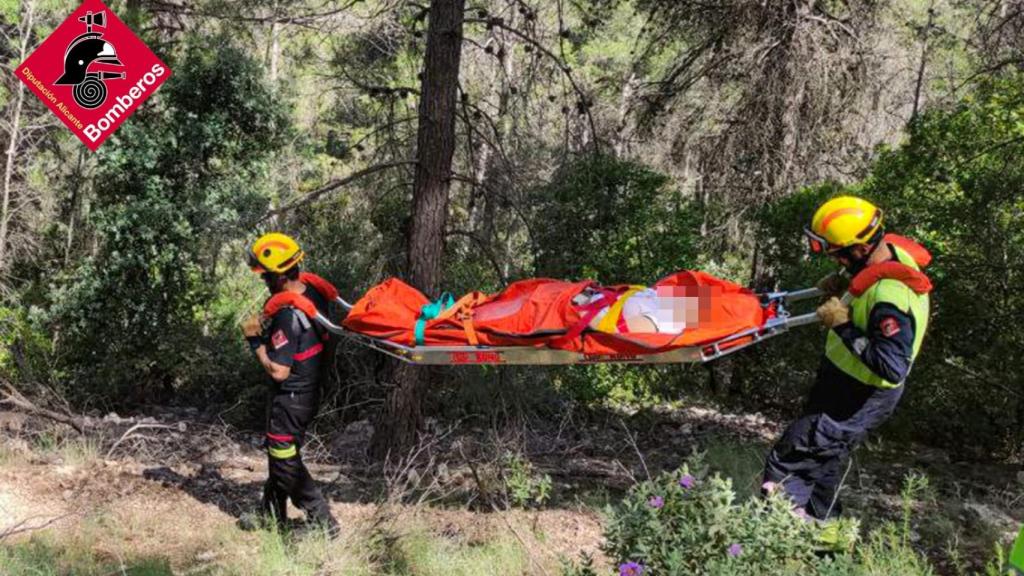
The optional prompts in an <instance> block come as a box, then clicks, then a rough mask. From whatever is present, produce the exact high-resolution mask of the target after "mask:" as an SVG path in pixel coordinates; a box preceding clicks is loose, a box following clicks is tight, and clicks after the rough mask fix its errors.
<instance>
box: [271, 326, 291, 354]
mask: <svg viewBox="0 0 1024 576" xmlns="http://www.w3.org/2000/svg"><path fill="white" fill-rule="evenodd" d="M270 343H271V344H273V345H274V350H277V349H278V348H280V347H281V346H284V345H285V344H287V343H288V336H287V335H286V334H285V333H284V330H281V329H280V328H279V329H278V330H277V331H276V332H274V335H273V336H271V337H270Z"/></svg>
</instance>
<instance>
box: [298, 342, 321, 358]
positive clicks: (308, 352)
mask: <svg viewBox="0 0 1024 576" xmlns="http://www.w3.org/2000/svg"><path fill="white" fill-rule="evenodd" d="M323 349H324V345H323V344H321V343H320V342H317V343H316V344H314V345H312V346H310V347H309V348H306V349H305V350H303V351H302V352H298V353H296V354H293V355H292V360H295V361H296V362H302V361H303V360H308V359H310V358H312V357H313V356H316V355H317V354H319V353H320V352H322V351H323Z"/></svg>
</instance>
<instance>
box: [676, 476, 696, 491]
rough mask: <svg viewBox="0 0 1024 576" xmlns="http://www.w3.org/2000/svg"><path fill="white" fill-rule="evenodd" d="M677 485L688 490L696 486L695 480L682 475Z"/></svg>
mask: <svg viewBox="0 0 1024 576" xmlns="http://www.w3.org/2000/svg"><path fill="white" fill-rule="evenodd" d="M679 485H680V486H682V487H683V488H686V489H690V488H693V487H694V486H696V485H697V479H696V478H694V477H693V476H690V475H689V474H684V475H683V477H682V478H680V479H679Z"/></svg>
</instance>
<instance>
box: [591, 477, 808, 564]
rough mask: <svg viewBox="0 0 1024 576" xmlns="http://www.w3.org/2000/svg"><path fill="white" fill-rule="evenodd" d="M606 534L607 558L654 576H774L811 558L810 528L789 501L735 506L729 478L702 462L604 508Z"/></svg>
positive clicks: (778, 499)
mask: <svg viewBox="0 0 1024 576" xmlns="http://www.w3.org/2000/svg"><path fill="white" fill-rule="evenodd" d="M688 481H692V486H691V487H687V486H685V485H683V484H684V483H686V482H688ZM658 498H660V499H661V501H663V505H661V506H658V504H659V503H661V502H660V501H658V500H657V499H658ZM605 536H606V539H607V543H606V546H605V548H604V549H605V552H606V553H607V554H608V555H609V557H611V558H614V559H616V562H617V563H624V562H629V561H634V562H639V563H641V564H643V565H644V566H645V567H647V569H648V570H649V572H650V573H653V574H666V575H675V574H721V573H723V572H722V570H730V571H731V573H746V574H751V573H777V572H780V571H781V570H782V569H791V570H796V569H800V568H806V567H807V566H810V565H811V564H812V563H813V561H814V558H815V556H814V537H813V531H812V529H811V526H810V524H807V523H805V522H803V521H801V520H799V519H797V518H796V517H795V516H794V515H793V513H792V512H791V509H790V504H789V503H788V501H786V500H785V499H784V498H782V497H780V496H773V497H770V498H768V499H767V500H765V501H759V500H751V501H748V502H746V503H742V504H739V503H737V502H736V498H735V493H734V492H733V489H732V482H731V480H729V479H726V478H722V477H721V476H719V475H718V474H714V475H711V474H709V471H708V470H707V469H706V468H705V467H704V466H703V464H702V462H701V459H700V458H695V459H693V460H691V462H690V463H688V464H685V465H684V466H682V467H681V468H679V469H678V470H675V471H672V472H665V473H663V474H661V475H659V476H658V477H656V478H654V479H653V480H650V481H647V482H643V483H640V484H638V485H637V486H635V487H634V488H632V489H631V490H630V491H629V493H628V494H627V495H626V497H625V499H624V500H623V502H622V504H621V505H620V506H619V507H617V508H615V509H613V510H611V511H610V513H609V520H608V525H607V529H606V533H605ZM735 545H738V546H739V547H740V548H738V549H737V548H733V549H732V550H733V552H734V554H733V555H730V547H732V546H735ZM736 550H741V551H740V552H739V553H738V554H736V553H735V552H736Z"/></svg>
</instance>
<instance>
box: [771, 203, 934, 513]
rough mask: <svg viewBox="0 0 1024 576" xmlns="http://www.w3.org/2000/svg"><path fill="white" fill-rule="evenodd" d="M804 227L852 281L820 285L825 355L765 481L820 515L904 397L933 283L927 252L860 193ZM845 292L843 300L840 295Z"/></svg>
mask: <svg viewBox="0 0 1024 576" xmlns="http://www.w3.org/2000/svg"><path fill="white" fill-rule="evenodd" d="M804 232H805V234H806V236H807V238H808V240H809V243H810V247H811V250H812V252H814V253H818V254H821V253H823V254H825V255H827V256H828V257H829V258H831V259H832V260H833V261H835V262H836V263H837V264H839V265H841V266H842V267H843V268H844V269H845V271H846V273H847V274H846V275H844V276H848V277H849V278H852V280H850V282H849V288H848V289H847V288H846V287H845V286H841V285H837V282H836V277H835V276H833V277H832V278H828V279H827V280H826V281H824V282H823V283H822V285H821V287H822V288H823V290H826V291H830V292H832V294H830V296H831V297H830V298H828V300H827V301H825V302H824V304H822V305H821V307H820V308H818V310H817V313H818V316H819V318H820V319H821V321H822V323H823V324H824V325H825V326H826V327H827V328H828V338H827V341H826V344H825V354H824V357H823V358H822V360H821V363H820V366H819V368H818V373H817V378H816V380H815V383H814V386H813V387H812V389H811V392H810V395H809V397H808V399H807V402H806V404H805V407H804V410H803V413H802V416H800V417H799V418H798V419H797V420H796V421H795V422H793V423H792V424H790V425H789V427H788V428H787V429H786V431H785V432H784V433H783V435H782V437H781V438H780V439H779V441H778V442H777V443H776V444H775V446H774V447H773V448H772V449H771V451H770V452H769V454H768V457H767V461H766V463H765V470H764V481H765V484H764V487H765V490H766V491H770V490H773V489H775V488H776V487H781V488H782V489H783V490H785V493H786V494H787V495H788V496H789V498H791V499H792V500H793V502H794V505H795V507H796V509H797V511H798V513H800V514H801V515H803V514H804V513H806V515H809V516H810V517H813V518H816V519H819V520H825V519H827V518H830V517H832V516H836V515H838V514H840V513H841V510H842V507H841V504H840V502H839V497H838V496H839V494H838V490H839V487H840V484H841V483H842V479H843V478H842V477H843V474H844V464H845V462H846V460H847V459H848V457H849V456H850V453H851V452H852V451H853V449H854V448H855V447H856V446H857V445H859V444H860V443H861V442H862V441H863V440H864V439H865V437H866V436H867V434H868V432H869V431H871V430H874V429H875V428H877V427H878V426H879V425H881V424H882V423H883V422H885V421H886V420H887V419H888V418H889V416H891V415H892V413H893V411H894V410H895V409H896V405H897V404H898V403H899V401H900V398H901V397H902V396H903V391H904V388H905V386H904V381H905V380H906V378H907V375H908V374H909V373H910V369H911V366H912V365H913V362H914V358H916V357H917V355H918V353H919V352H920V350H921V343H922V341H923V339H924V334H925V330H926V329H927V326H928V315H929V296H928V293H929V292H930V290H931V283H930V282H929V281H928V278H927V277H926V276H925V275H924V273H923V272H921V268H922V267H923V266H926V265H927V264H928V262H929V261H930V258H931V257H930V255H929V254H928V253H927V251H925V249H924V248H923V247H921V246H920V245H919V244H917V243H916V242H914V241H913V240H910V239H907V238H904V237H902V236H897V235H895V234H886V233H885V231H884V227H883V221H882V211H881V210H880V209H879V208H877V207H876V206H874V205H872V204H871V203H870V202H868V201H866V200H863V199H861V198H855V197H850V196H843V197H839V198H834V199H832V200H829V201H828V202H826V203H825V204H823V205H822V206H821V207H820V208H819V209H818V210H817V212H816V213H815V215H814V218H813V220H812V223H811V226H810V227H809V228H805V230H804ZM843 291H848V294H849V297H847V299H840V298H839V297H838V295H839V294H841V293H842V292H843ZM847 301H848V302H849V304H847V303H846V302H847Z"/></svg>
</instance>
